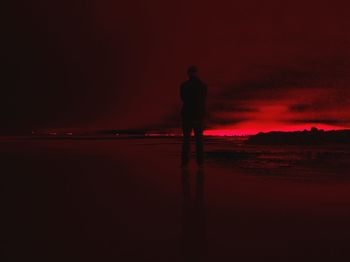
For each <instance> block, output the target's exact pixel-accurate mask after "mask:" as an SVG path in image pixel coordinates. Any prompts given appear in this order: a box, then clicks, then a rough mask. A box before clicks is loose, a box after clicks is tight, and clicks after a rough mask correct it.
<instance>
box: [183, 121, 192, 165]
mask: <svg viewBox="0 0 350 262" xmlns="http://www.w3.org/2000/svg"><path fill="white" fill-rule="evenodd" d="M191 130H192V126H191V123H189V122H185V121H183V122H182V133H183V143H182V154H181V166H183V167H185V166H187V165H188V162H189V160H190V156H189V154H190V138H191Z"/></svg>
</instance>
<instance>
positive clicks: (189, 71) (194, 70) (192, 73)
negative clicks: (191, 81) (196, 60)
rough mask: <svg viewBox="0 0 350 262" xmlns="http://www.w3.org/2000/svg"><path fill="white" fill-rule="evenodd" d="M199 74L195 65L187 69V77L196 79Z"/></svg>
mask: <svg viewBox="0 0 350 262" xmlns="http://www.w3.org/2000/svg"><path fill="white" fill-rule="evenodd" d="M197 72H198V68H197V66H195V65H191V66H189V67H188V69H187V75H188V77H189V78H192V77H196V76H197Z"/></svg>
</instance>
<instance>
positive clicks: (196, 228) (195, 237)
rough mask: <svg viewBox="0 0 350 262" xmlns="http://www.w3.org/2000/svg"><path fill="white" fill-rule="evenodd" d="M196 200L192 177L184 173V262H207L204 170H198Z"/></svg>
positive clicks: (184, 171)
mask: <svg viewBox="0 0 350 262" xmlns="http://www.w3.org/2000/svg"><path fill="white" fill-rule="evenodd" d="M194 193H195V194H194V199H192V197H191V185H190V175H189V171H188V169H187V168H185V169H183V171H182V229H183V239H182V247H183V256H184V261H191V262H195V261H198V262H199V261H205V260H206V256H207V234H206V232H207V230H206V220H205V205H204V170H203V169H198V171H197V174H196V185H195V192H194Z"/></svg>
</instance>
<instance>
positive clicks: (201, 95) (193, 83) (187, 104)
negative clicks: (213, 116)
mask: <svg viewBox="0 0 350 262" xmlns="http://www.w3.org/2000/svg"><path fill="white" fill-rule="evenodd" d="M197 71H198V70H197V67H196V66H190V67H189V68H188V70H187V74H188V80H187V81H185V82H183V83H182V85H181V87H180V96H181V100H182V103H183V105H182V110H181V116H182V131H183V145H182V167H186V166H187V165H188V162H189V153H190V137H191V132H192V129H193V131H194V136H195V141H196V157H197V164H198V166H200V167H201V166H202V165H203V161H204V156H203V128H204V117H205V100H206V96H207V86H206V84H204V83H203V82H202V81H201V80H200V79H199V78H198V76H197Z"/></svg>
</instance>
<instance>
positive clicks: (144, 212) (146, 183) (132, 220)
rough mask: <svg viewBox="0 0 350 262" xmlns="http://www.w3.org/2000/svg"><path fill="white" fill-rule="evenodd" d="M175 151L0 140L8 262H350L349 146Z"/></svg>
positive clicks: (127, 143)
mask: <svg viewBox="0 0 350 262" xmlns="http://www.w3.org/2000/svg"><path fill="white" fill-rule="evenodd" d="M180 142H181V141H180V140H179V139H177V138H168V139H164V138H162V139H157V138H147V139H113V140H54V139H51V140H29V139H2V140H1V141H0V153H1V159H2V161H1V162H2V172H1V173H2V175H1V177H2V187H3V188H2V189H3V190H2V192H3V197H2V201H3V205H2V206H3V212H2V214H3V217H4V218H5V220H4V221H5V222H4V223H3V224H2V232H4V233H3V234H2V235H3V242H4V248H3V250H4V251H5V252H3V253H4V255H5V256H7V261H23V260H29V259H30V260H36V261H62V260H67V259H69V260H71V259H72V260H75V261H109V260H113V261H115V260H117V261H150V260H152V261H234V260H237V261H256V260H272V261H313V260H317V261H330V260H340V258H342V259H344V258H345V259H346V260H348V259H349V258H350V255H349V253H348V244H349V240H350V226H349V221H350V220H349V218H350V183H349V182H350V179H349V176H348V173H347V170H348V166H349V162H350V160H349V150H348V149H347V148H342V147H339V146H337V147H335V146H327V147H296V146H294V147H267V146H264V147H262V146H260V147H259V146H245V145H244V144H242V141H237V140H233V139H210V140H209V141H207V143H206V153H207V161H206V166H205V168H204V171H203V172H198V171H197V170H196V167H195V165H194V163H192V164H191V166H190V168H189V171H188V172H183V171H182V170H181V169H180V168H179V165H180V160H179V156H180V154H179V153H180V152H179V150H180V148H181V143H180ZM5 261H6V260H5Z"/></svg>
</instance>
